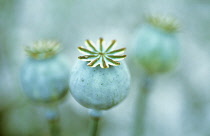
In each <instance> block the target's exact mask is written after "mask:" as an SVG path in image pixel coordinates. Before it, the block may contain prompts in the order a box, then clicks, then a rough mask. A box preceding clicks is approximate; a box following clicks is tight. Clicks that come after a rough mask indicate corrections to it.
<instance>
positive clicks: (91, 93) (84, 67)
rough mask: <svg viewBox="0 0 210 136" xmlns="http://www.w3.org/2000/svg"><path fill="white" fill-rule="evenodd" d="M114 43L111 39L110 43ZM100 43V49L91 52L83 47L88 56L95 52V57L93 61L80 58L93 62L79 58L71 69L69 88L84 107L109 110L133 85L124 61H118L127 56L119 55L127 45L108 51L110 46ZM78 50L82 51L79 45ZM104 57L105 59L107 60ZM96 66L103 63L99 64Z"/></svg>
mask: <svg viewBox="0 0 210 136" xmlns="http://www.w3.org/2000/svg"><path fill="white" fill-rule="evenodd" d="M101 40H102V38H101V39H99V41H101ZM88 42H89V41H88ZM114 43H115V41H114ZM114 43H113V42H111V46H113V45H112V44H114ZM91 45H92V43H91ZM100 45H101V44H100V42H99V47H101V48H99V49H101V50H100V51H99V50H97V49H96V48H95V47H94V48H91V49H90V50H88V51H87V49H84V48H83V49H82V51H85V53H87V54H86V56H87V57H88V56H91V55H92V54H93V55H94V56H95V58H93V59H92V60H90V58H85V56H84V57H83V56H80V57H79V59H82V60H83V59H88V60H84V61H91V62H92V63H91V62H90V63H88V62H84V61H81V60H78V61H77V63H76V64H75V66H74V67H73V70H72V75H71V79H70V88H71V93H72V96H73V97H74V98H75V99H76V100H77V101H78V102H79V103H80V104H81V105H83V106H84V107H87V108H90V109H95V110H106V109H109V108H112V107H113V106H115V105H117V104H119V103H120V102H121V101H122V100H123V99H125V97H126V96H127V94H128V90H129V86H130V73H129V70H128V68H127V65H126V63H125V62H124V61H121V63H119V62H117V61H116V60H119V59H120V60H122V58H125V56H122V55H119V53H122V51H124V50H125V49H124V48H123V49H120V50H114V51H111V50H109V47H110V46H108V47H107V48H106V49H104V48H103V46H102V45H101V46H100ZM87 46H89V45H87ZM95 49H96V50H95ZM79 50H80V51H81V48H80V47H79ZM106 51H107V52H106ZM117 52H118V53H117ZM115 54H117V55H115ZM109 56H111V57H112V58H111V57H109ZM97 57H98V58H99V59H97ZM107 58H108V59H107ZM103 59H105V62H104V61H103ZM94 60H97V61H96V62H95V61H94ZM92 64H93V65H92ZM97 65H100V67H99V66H97ZM109 65H110V66H109Z"/></svg>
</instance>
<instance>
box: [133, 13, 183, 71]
mask: <svg viewBox="0 0 210 136" xmlns="http://www.w3.org/2000/svg"><path fill="white" fill-rule="evenodd" d="M177 29H178V26H177V23H176V22H175V21H174V19H172V18H169V17H161V16H150V17H148V18H147V23H146V24H144V25H143V26H142V27H141V28H140V29H139V30H138V32H137V34H136V36H135V40H134V54H135V60H136V61H137V62H138V64H140V65H141V67H142V68H143V69H144V70H145V72H146V73H148V74H158V73H164V72H168V71H170V70H171V69H173V68H174V67H175V66H176V65H177V62H178V58H179V46H180V43H179V40H178V39H177V35H176V32H177Z"/></svg>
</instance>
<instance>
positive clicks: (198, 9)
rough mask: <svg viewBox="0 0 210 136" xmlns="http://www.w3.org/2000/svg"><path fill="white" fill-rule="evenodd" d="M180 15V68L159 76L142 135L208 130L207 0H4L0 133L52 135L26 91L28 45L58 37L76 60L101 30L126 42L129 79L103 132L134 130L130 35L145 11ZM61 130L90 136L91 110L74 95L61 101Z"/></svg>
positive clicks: (123, 135) (114, 135)
mask: <svg viewBox="0 0 210 136" xmlns="http://www.w3.org/2000/svg"><path fill="white" fill-rule="evenodd" d="M152 13H158V14H163V15H170V16H174V17H176V18H177V20H178V22H179V23H180V26H181V29H180V32H179V34H178V36H179V39H180V42H181V45H182V46H181V59H180V63H179V66H178V67H177V69H176V70H175V71H173V72H171V73H169V74H164V75H161V76H159V77H158V78H156V82H155V84H154V86H153V87H152V93H151V95H150V97H149V104H148V106H149V108H148V111H147V115H146V121H147V124H146V133H145V136H186V135H187V136H209V135H210V129H209V126H210V84H209V81H210V60H209V58H210V0H156V1H154V0H147V1H145V0H88V1H87V0H57V1H56V0H0V76H1V78H0V135H1V136H49V130H48V125H47V122H46V121H45V119H44V117H43V114H42V112H41V110H40V109H39V108H38V107H37V106H35V105H34V104H33V103H31V102H30V101H29V100H28V99H27V98H26V97H25V95H24V94H23V92H22V90H21V86H20V84H19V71H20V67H21V64H22V63H23V62H24V60H25V58H26V55H25V53H24V51H23V47H24V46H26V45H29V44H31V43H33V42H34V41H37V40H42V39H53V40H57V41H59V42H61V43H62V45H63V46H64V47H63V48H64V50H63V54H64V55H66V58H67V59H68V61H69V64H70V65H73V64H74V62H75V61H76V60H77V56H78V55H79V52H78V51H77V49H76V47H78V46H82V45H83V44H84V40H86V39H87V38H88V39H91V40H93V41H95V40H97V39H98V38H99V37H103V38H104V39H105V40H107V41H109V40H112V39H117V40H118V47H127V52H126V53H127V55H128V57H127V58H126V61H127V63H128V64H129V68H130V72H131V74H132V87H131V89H130V94H129V96H128V97H127V99H126V100H124V101H123V102H122V103H121V104H119V105H118V106H116V107H114V108H113V109H111V110H108V111H105V112H104V117H103V119H102V121H101V122H100V135H101V136H130V135H131V133H132V131H133V122H134V118H133V112H134V111H135V106H134V104H135V100H136V93H137V91H138V80H140V79H141V74H140V73H139V71H138V69H135V68H134V67H133V63H132V61H131V58H129V55H130V56H131V55H132V51H131V50H132V40H133V37H134V34H135V32H136V30H137V28H138V27H140V26H141V24H143V23H144V16H145V15H147V14H152ZM59 108H60V114H61V122H60V125H61V130H62V135H63V136H70V135H72V136H86V135H87V132H88V125H89V116H88V114H87V113H88V112H87V109H86V108H84V107H82V106H80V105H79V104H78V103H77V102H76V101H75V100H74V99H73V98H72V97H71V95H69V96H68V98H67V99H66V100H65V101H64V102H63V103H62V104H61V105H60V107H59Z"/></svg>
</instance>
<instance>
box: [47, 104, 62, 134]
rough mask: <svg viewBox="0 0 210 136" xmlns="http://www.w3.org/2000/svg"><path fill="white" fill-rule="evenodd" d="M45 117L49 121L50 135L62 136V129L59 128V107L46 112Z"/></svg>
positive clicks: (50, 108)
mask: <svg viewBox="0 0 210 136" xmlns="http://www.w3.org/2000/svg"><path fill="white" fill-rule="evenodd" d="M45 117H46V119H47V122H48V125H49V129H50V135H51V136H59V135H60V127H59V114H58V108H57V107H49V108H47V110H46V112H45Z"/></svg>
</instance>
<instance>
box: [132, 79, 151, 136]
mask: <svg viewBox="0 0 210 136" xmlns="http://www.w3.org/2000/svg"><path fill="white" fill-rule="evenodd" d="M151 84H152V79H151V78H150V77H149V76H146V77H145V79H144V81H143V84H142V87H140V90H139V92H138V96H137V101H136V111H135V124H134V136H143V135H144V130H145V124H146V123H145V117H146V111H147V107H148V106H147V103H148V98H149V94H150V90H151V89H150V88H151Z"/></svg>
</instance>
